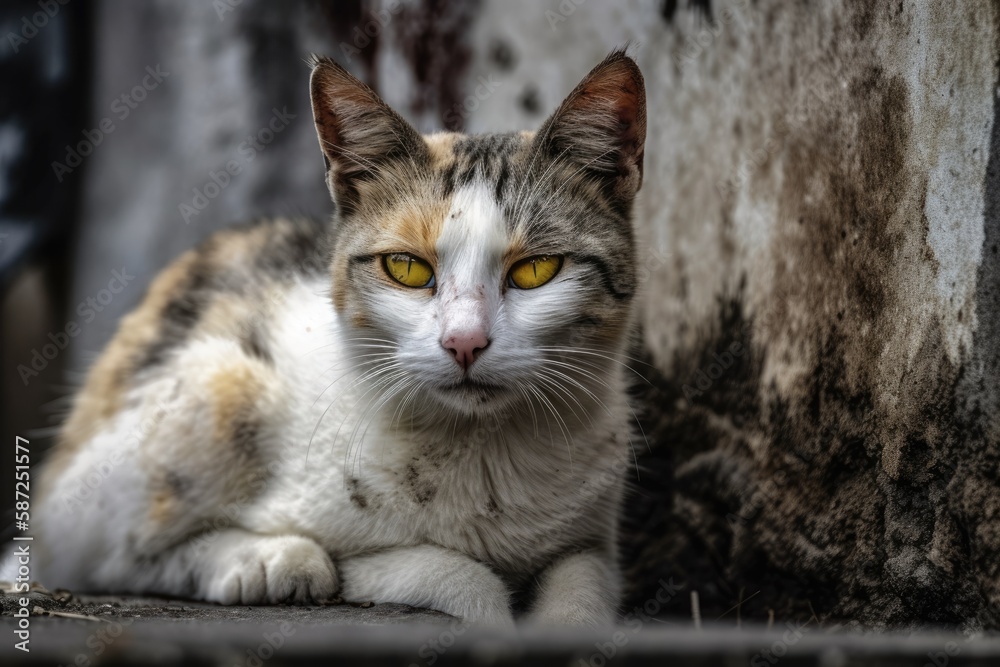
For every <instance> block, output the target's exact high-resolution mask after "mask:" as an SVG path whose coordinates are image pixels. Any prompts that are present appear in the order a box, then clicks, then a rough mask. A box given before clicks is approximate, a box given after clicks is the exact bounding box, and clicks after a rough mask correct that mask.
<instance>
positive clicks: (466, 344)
mask: <svg viewBox="0 0 1000 667" xmlns="http://www.w3.org/2000/svg"><path fill="white" fill-rule="evenodd" d="M441 346H442V347H444V349H446V350H448V352H449V353H451V356H452V357H454V359H455V363H457V364H458V365H459V366H461V367H462V370H463V371H467V370H469V366H471V365H472V364H473V362H475V360H476V359H478V358H479V354H480V353H481V352H482V351H483V350H485V349H486V348H487V347H489V346H490V339H489V338H487V337H486V332H485V331H472V332H468V331H467V332H462V333H457V334H451V335H449V336H448V337H447V338H444V339H442V340H441Z"/></svg>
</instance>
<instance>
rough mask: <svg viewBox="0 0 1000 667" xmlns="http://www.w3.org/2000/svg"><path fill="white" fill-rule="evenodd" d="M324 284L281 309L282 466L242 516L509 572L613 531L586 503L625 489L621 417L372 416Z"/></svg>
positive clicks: (323, 538) (337, 548)
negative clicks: (443, 551)
mask: <svg viewBox="0 0 1000 667" xmlns="http://www.w3.org/2000/svg"><path fill="white" fill-rule="evenodd" d="M319 290H320V287H319V286H317V285H303V286H300V287H299V288H297V290H295V291H293V292H292V293H290V294H289V297H288V301H287V306H286V310H287V312H285V313H283V315H282V316H281V317H280V318H279V321H280V322H281V323H282V324H281V327H280V328H279V329H278V332H277V334H278V335H277V336H276V340H275V343H276V347H278V348H279V349H278V350H277V351H276V353H275V358H276V362H277V363H278V365H279V367H280V368H281V369H282V371H283V375H284V383H285V385H286V387H287V392H286V396H287V402H288V405H287V411H286V423H285V425H284V426H283V427H282V428H281V429H280V433H281V435H280V437H279V438H278V439H277V440H276V441H275V442H273V443H271V448H270V450H271V454H272V456H273V457H274V459H275V460H276V461H278V462H279V463H280V465H279V466H277V467H276V468H273V471H274V472H273V474H272V475H271V477H270V479H269V480H268V483H267V487H266V488H265V490H264V492H263V493H262V494H261V495H260V497H259V498H258V499H257V501H256V502H255V504H254V506H253V507H251V508H250V509H249V511H248V512H247V515H246V518H247V520H248V521H249V522H251V523H252V524H253V527H254V528H255V529H257V530H260V531H262V532H268V533H280V532H282V531H283V530H286V531H290V532H300V533H305V534H308V535H310V536H312V537H314V538H315V539H316V540H317V541H319V542H320V543H321V544H322V545H323V546H324V547H325V548H327V549H328V550H329V552H330V553H331V554H333V555H334V556H335V557H348V556H351V555H354V554H359V553H364V552H369V551H373V550H377V549H382V548H388V547H393V546H405V545H418V544H436V545H440V546H443V547H447V548H451V549H455V550H458V551H461V552H463V553H467V554H469V555H471V556H473V557H475V558H477V559H479V560H482V561H486V562H490V563H491V564H493V565H495V566H496V567H498V568H499V569H502V570H511V571H514V570H524V569H527V568H531V567H533V566H535V565H538V564H541V563H543V562H544V561H545V559H546V558H547V557H548V556H549V555H550V554H553V553H556V552H558V551H559V550H561V549H564V548H566V547H567V546H568V545H570V544H573V543H575V542H578V541H579V540H580V539H581V535H582V534H584V533H586V532H591V531H593V532H596V533H600V532H602V531H605V530H607V523H608V521H607V519H608V516H607V515H606V513H599V514H595V513H594V512H593V511H592V509H591V508H592V507H593V505H594V504H595V501H599V500H603V499H607V500H609V501H611V504H613V503H614V499H617V497H618V495H619V494H620V479H619V478H618V476H617V475H615V474H609V472H608V471H609V470H611V467H612V463H613V457H614V456H615V452H616V451H617V448H616V446H615V444H614V443H613V442H611V439H612V436H611V433H612V431H613V430H614V428H615V426H616V425H615V424H612V423H610V422H609V421H608V420H607V419H606V418H605V419H600V418H599V419H598V420H597V423H596V424H594V425H592V427H591V428H590V429H588V430H587V431H586V432H580V433H573V434H570V439H567V438H566V437H565V436H564V435H563V434H562V433H561V431H560V430H558V429H557V428H556V426H555V425H554V424H549V425H547V426H546V425H541V426H538V425H534V426H533V427H532V428H527V427H524V428H522V429H521V430H516V429H514V430H507V429H505V432H504V433H503V434H500V435H502V438H500V437H499V436H498V435H497V434H496V433H493V432H489V433H488V437H483V431H484V430H485V431H491V430H492V429H491V428H486V427H483V426H480V427H479V429H473V430H471V431H469V430H465V431H463V430H461V429H458V430H454V431H451V430H448V429H442V432H441V433H440V434H438V435H437V436H433V437H431V436H427V435H426V434H422V435H421V434H415V433H413V432H410V431H409V430H408V425H407V423H406V420H405V419H402V418H400V419H377V418H376V416H377V415H378V411H379V410H380V409H385V407H384V406H382V407H381V408H380V406H379V405H378V398H377V397H373V395H372V394H373V393H372V392H370V391H369V390H366V389H363V388H362V387H363V386H364V385H363V383H356V382H354V381H353V379H352V378H354V377H356V375H357V373H356V371H355V372H351V371H350V370H349V365H350V360H349V359H345V358H344V354H343V352H342V350H341V348H340V346H339V345H338V344H337V340H338V338H337V334H338V326H339V325H338V322H337V319H336V317H335V316H334V315H333V314H332V312H331V309H330V308H329V305H328V302H327V301H326V298H325V295H324V294H323V293H322V292H321V291H319ZM374 349H377V348H374ZM531 419H532V418H531V416H529V415H527V414H526V415H524V420H523V423H522V427H523V426H524V424H527V423H529V422H530V421H531ZM546 428H547V429H548V430H547V431H546ZM536 431H537V432H536ZM501 441H502V445H501ZM574 452H575V453H576V455H575V457H574Z"/></svg>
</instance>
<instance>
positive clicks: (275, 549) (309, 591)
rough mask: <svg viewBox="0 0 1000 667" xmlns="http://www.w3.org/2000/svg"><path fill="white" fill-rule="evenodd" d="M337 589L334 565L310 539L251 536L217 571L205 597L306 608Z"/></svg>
mask: <svg viewBox="0 0 1000 667" xmlns="http://www.w3.org/2000/svg"><path fill="white" fill-rule="evenodd" d="M338 586H339V582H338V579H337V570H336V567H335V566H334V564H333V561H332V560H330V556H329V555H328V554H327V553H326V551H324V550H323V548H322V547H320V546H319V545H318V544H316V542H314V541H313V540H310V539H309V538H306V537H298V536H294V535H287V536H279V537H254V538H251V539H247V540H246V544H244V545H242V546H241V548H240V549H238V550H237V551H236V553H234V554H233V558H232V560H231V561H230V562H229V563H226V564H224V565H223V566H222V567H221V568H220V570H219V571H218V572H217V574H216V576H215V577H214V578H213V580H212V581H211V582H210V584H209V586H208V590H207V592H206V595H205V597H206V598H207V599H208V600H211V601H213V602H219V603H222V604H277V603H281V602H292V603H296V604H306V603H308V602H310V601H312V602H318V601H321V600H326V599H330V598H332V597H333V596H334V594H335V593H336V592H337V589H338Z"/></svg>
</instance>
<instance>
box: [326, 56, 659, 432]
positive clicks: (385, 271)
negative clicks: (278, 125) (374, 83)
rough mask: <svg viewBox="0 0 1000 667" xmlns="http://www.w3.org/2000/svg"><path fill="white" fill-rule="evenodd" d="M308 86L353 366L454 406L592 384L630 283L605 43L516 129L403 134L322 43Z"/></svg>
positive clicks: (620, 144)
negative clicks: (559, 93) (580, 75)
mask: <svg viewBox="0 0 1000 667" xmlns="http://www.w3.org/2000/svg"><path fill="white" fill-rule="evenodd" d="M311 92H312V105H313V114H314V117H315V121H316V128H317V132H318V134H319V139H320V145H321V148H322V151H323V155H324V157H325V160H326V163H327V184H328V186H329V188H330V192H331V194H332V195H333V199H334V201H335V202H336V204H337V214H336V220H335V225H336V230H335V236H336V243H335V246H334V248H335V250H334V254H333V259H332V274H333V292H332V294H333V302H334V306H335V308H336V310H337V311H338V313H339V314H340V316H341V318H342V320H343V321H344V322H345V323H348V324H347V326H348V327H349V329H350V331H349V333H348V334H347V338H348V339H349V341H350V342H349V346H350V350H351V352H352V354H353V355H355V356H354V363H355V364H356V366H357V369H358V370H359V371H360V372H361V373H362V374H364V376H366V377H367V378H368V381H370V382H372V383H374V384H377V385H379V386H380V387H381V388H383V389H384V390H385V393H386V394H387V395H388V393H389V391H399V392H405V391H406V390H411V389H412V390H413V391H414V392H419V396H420V397H421V399H425V398H428V397H429V398H432V399H434V400H436V401H437V402H438V404H439V405H443V406H447V407H449V408H451V409H453V410H457V411H459V412H461V413H464V414H476V413H479V412H482V411H495V410H498V409H500V408H502V407H504V406H509V405H511V404H513V403H515V402H517V401H521V400H542V397H552V396H557V397H558V396H562V394H560V392H565V393H566V394H567V395H568V394H569V393H572V394H574V395H575V394H577V393H579V392H580V390H581V389H582V387H591V388H594V387H599V386H600V385H595V382H596V381H602V382H603V381H604V379H605V377H606V374H607V373H608V372H610V369H612V368H614V367H615V364H617V363H620V357H621V354H622V351H623V347H624V345H625V338H626V336H627V333H628V332H627V329H628V327H629V323H630V320H631V314H630V307H631V301H632V296H633V292H634V291H635V289H636V270H635V248H634V240H633V233H632V227H631V219H630V217H631V209H632V202H633V199H634V197H635V194H636V192H637V191H638V189H639V186H640V184H641V181H642V161H643V143H644V140H645V134H646V112H645V91H644V87H643V79H642V74H641V73H640V72H639V68H638V67H637V66H636V64H635V62H634V61H633V60H632V59H631V58H629V57H628V56H626V55H625V54H624V53H623V52H620V51H616V52H615V53H612V54H611V55H610V56H608V58H607V59H605V60H604V62H602V63H601V64H600V65H598V66H597V67H595V68H594V70H593V71H591V73H590V74H589V75H587V77H586V78H585V79H584V80H583V81H582V82H581V83H580V84H579V85H578V86H577V87H576V89H575V90H573V92H571V93H570V94H569V96H568V97H567V98H566V100H565V101H564V102H563V103H562V105H561V106H560V107H559V108H558V109H557V110H556V111H555V113H554V114H553V115H552V116H551V117H550V118H549V119H548V120H547V121H546V122H545V124H544V125H543V126H542V127H541V129H539V130H538V131H537V132H534V133H531V132H522V133H510V134H488V135H479V136H465V135H461V134H454V133H441V134H434V135H430V136H426V137H424V136H421V135H420V134H419V133H418V132H417V131H416V130H415V129H414V128H413V127H411V126H410V125H409V124H408V123H407V122H406V121H404V120H403V119H402V118H401V117H400V116H399V115H398V114H397V113H396V112H394V111H393V110H392V109H390V108H389V107H388V106H387V105H386V104H385V103H384V102H383V101H382V100H381V99H379V97H378V96H377V95H376V94H375V93H374V92H373V91H372V90H371V89H370V88H368V87H367V86H365V85H364V84H363V83H361V82H360V81H358V80H357V79H355V78H354V77H353V76H351V75H350V74H348V73H347V72H346V71H345V70H344V69H343V68H342V67H340V66H339V65H337V64H335V63H334V62H332V61H331V60H328V59H323V58H317V59H315V60H314V62H313V73H312V79H311ZM379 383H381V384H379ZM417 387H419V389H417ZM560 400H562V401H565V400H567V399H566V398H565V397H564V398H562V399H559V398H556V401H557V402H558V401H560Z"/></svg>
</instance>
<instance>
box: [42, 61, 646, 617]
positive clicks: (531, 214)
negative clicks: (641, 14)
mask: <svg viewBox="0 0 1000 667" xmlns="http://www.w3.org/2000/svg"><path fill="white" fill-rule="evenodd" d="M312 67H313V70H312V76H311V82H310V86H311V93H312V105H313V113H314V118H315V123H316V129H317V132H318V135H319V141H320V146H321V149H322V153H323V156H324V158H325V161H326V164H327V184H328V186H329V189H330V192H331V194H332V196H333V199H334V202H335V204H336V215H335V216H334V219H333V220H332V221H331V222H329V223H319V222H312V221H306V220H271V221H266V222H262V223H259V224H256V225H252V226H248V227H245V228H242V229H235V230H229V231H224V232H221V233H218V234H216V235H214V236H213V237H211V238H210V239H209V240H208V241H207V242H205V243H204V244H202V245H201V246H200V247H198V248H196V249H194V250H191V251H189V252H187V253H186V254H184V255H182V256H181V257H180V258H179V259H178V260H176V261H175V262H174V263H173V264H172V265H171V266H170V267H169V268H167V269H166V270H165V271H164V272H163V273H162V274H161V275H160V276H159V277H158V278H157V279H156V280H155V281H154V283H153V284H152V286H151V288H150V289H149V292H148V294H147V295H146V297H145V299H144V301H143V302H142V304H141V305H140V306H139V307H138V309H137V310H136V311H135V312H133V313H132V314H131V315H129V316H128V317H126V318H125V319H124V320H123V321H122V323H121V326H120V329H119V331H118V333H117V334H116V336H115V338H114V339H113V340H112V342H111V343H110V345H109V346H108V348H107V349H106V351H105V352H104V353H103V355H102V356H101V357H100V359H99V360H98V361H97V363H96V365H95V366H94V367H93V368H92V370H91V371H90V374H89V376H88V379H87V381H86V384H85V386H84V387H83V389H82V391H81V392H80V393H79V395H78V396H77V397H76V399H75V403H74V407H73V410H72V412H71V414H70V416H69V418H68V420H67V422H66V423H65V425H64V427H63V429H62V431H61V434H60V437H59V442H58V444H57V447H56V450H55V452H54V454H53V456H52V458H51V460H50V461H49V462H48V464H47V467H46V469H45V471H44V479H43V486H44V489H43V496H42V497H41V498H40V499H39V504H38V506H37V508H36V516H35V519H36V527H37V529H38V532H37V536H36V540H37V542H36V544H37V545H38V546H37V548H40V549H44V550H45V552H44V558H43V559H42V561H41V562H36V566H37V567H38V568H39V569H37V570H36V573H37V574H38V575H39V579H40V580H41V581H42V582H43V583H45V584H46V585H48V586H50V587H65V588H70V589H74V590H80V591H82V590H88V591H118V592H134V593H159V594H164V595H170V596H182V597H190V598H198V599H204V600H211V601H216V602H219V603H222V604H261V603H278V602H296V603H306V602H309V601H320V600H324V599H327V598H333V597H334V596H336V595H340V596H342V597H343V598H345V599H347V600H354V601H368V600H371V601H376V602H397V603H406V604H410V605H415V606H420V607H427V608H432V609H437V610H440V611H443V612H446V613H449V614H453V615H455V616H458V617H461V618H463V619H466V620H468V621H472V622H484V623H491V624H498V625H509V624H511V623H512V622H513V618H514V614H515V613H517V614H518V615H519V616H520V615H521V614H522V613H523V615H524V616H525V617H527V618H531V619H537V620H541V621H549V622H559V623H581V624H596V623H604V622H608V621H610V620H612V619H613V618H614V615H615V612H616V606H617V603H618V596H619V588H620V581H619V580H620V575H619V572H618V567H617V562H616V546H615V543H616V531H617V528H616V524H617V520H618V515H619V510H620V504H621V500H622V496H623V490H624V485H625V484H626V483H627V477H628V471H629V470H630V469H631V467H632V460H633V458H632V457H633V455H632V451H631V445H632V444H633V441H634V440H636V438H635V437H634V434H633V433H632V430H631V428H632V425H633V424H634V423H635V421H634V418H633V415H632V413H631V411H630V410H629V408H628V405H627V403H626V377H625V373H626V372H627V368H626V365H625V364H626V361H627V359H626V358H625V356H624V354H625V348H626V345H627V342H628V338H629V336H630V330H631V327H632V322H633V314H632V302H633V293H634V291H635V289H636V271H635V261H634V258H635V248H634V241H633V233H632V228H631V219H630V218H631V209H632V203H633V198H634V196H635V194H636V192H637V191H638V189H639V186H640V183H641V180H642V161H643V144H644V140H645V93H644V87H643V79H642V75H641V73H640V72H639V69H638V67H637V66H636V64H635V63H634V62H633V61H632V60H631V59H630V58H629V57H628V56H627V55H625V54H624V53H623V52H621V51H617V52H614V53H612V54H611V55H610V56H609V57H608V58H607V59H605V60H604V62H602V63H601V64H600V65H598V66H597V67H596V68H595V69H594V70H593V71H592V72H591V73H590V74H589V75H588V76H587V77H586V78H585V79H584V80H583V81H582V82H581V83H580V84H579V85H578V86H577V88H576V89H575V90H573V92H572V93H571V94H570V95H569V97H568V98H567V99H566V100H565V101H564V102H563V103H562V105H561V106H560V107H559V108H558V110H556V112H555V113H554V114H553V115H552V116H551V117H550V118H549V119H548V120H547V121H546V122H545V124H544V125H543V126H542V128H541V129H540V130H539V131H538V132H537V133H530V132H522V133H509V134H492V135H483V136H464V135H461V134H455V133H439V134H433V135H430V136H421V135H420V134H418V133H417V132H416V131H415V130H414V129H413V128H412V127H411V126H410V125H408V124H407V123H406V122H405V121H404V120H403V119H402V118H401V117H400V116H399V115H398V114H397V113H395V112H394V111H393V110H391V109H390V108H389V107H388V106H386V104H385V103H384V102H382V100H380V99H379V97H378V96H377V95H376V94H375V93H374V92H373V91H372V90H371V89H370V88H368V87H367V86H365V85H364V84H363V83H361V82H360V81H358V80H356V79H355V78H354V77H352V76H351V75H350V74H348V73H347V72H346V71H345V70H344V69H343V68H341V67H340V66H338V65H336V64H335V63H334V62H332V61H331V60H328V59H325V58H314V60H313V61H312ZM639 441H640V442H641V439H639Z"/></svg>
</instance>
